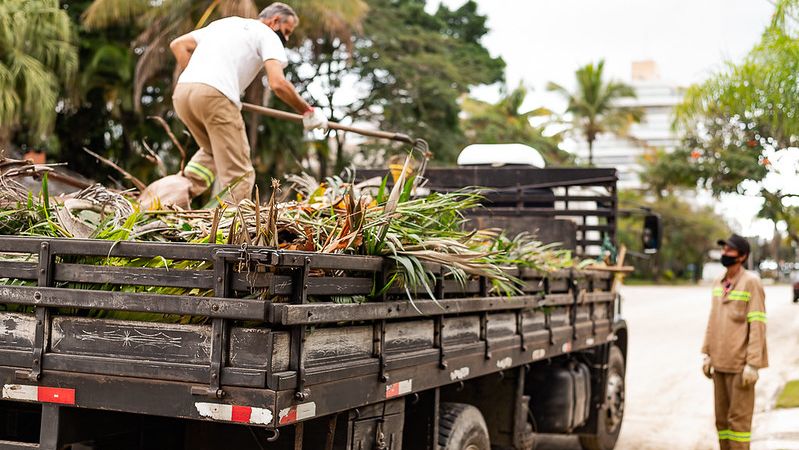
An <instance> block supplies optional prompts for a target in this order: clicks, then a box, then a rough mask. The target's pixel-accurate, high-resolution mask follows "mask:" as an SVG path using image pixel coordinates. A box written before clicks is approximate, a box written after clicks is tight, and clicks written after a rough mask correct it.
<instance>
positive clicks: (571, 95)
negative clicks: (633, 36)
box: [547, 60, 643, 165]
mask: <svg viewBox="0 0 799 450" xmlns="http://www.w3.org/2000/svg"><path fill="white" fill-rule="evenodd" d="M604 67H605V61H604V60H600V61H599V62H598V63H596V64H593V63H590V64H587V65H586V66H584V67H581V68H579V69H578V70H577V72H576V74H575V75H576V78H577V89H576V90H575V91H574V92H569V90H568V89H566V88H564V87H563V86H560V85H559V84H556V83H553V82H550V83H549V84H548V85H547V89H548V90H550V91H555V92H558V93H559V94H560V95H561V96H563V98H564V99H565V100H566V101H567V102H568V106H567V107H566V113H567V114H569V115H571V125H572V127H573V129H574V130H575V132H578V133H580V134H581V135H582V137H583V138H584V139H585V141H586V142H587V143H588V164H589V165H593V163H594V141H596V139H597V136H598V135H599V134H601V133H613V134H616V135H618V136H627V135H628V131H629V129H630V125H632V124H633V123H636V122H640V121H641V118H642V117H643V111H642V110H641V109H639V108H631V107H623V106H619V105H618V100H619V99H621V98H635V96H636V95H635V91H634V90H633V88H632V87H630V86H629V85H627V84H624V83H622V82H619V81H615V80H611V81H608V82H605V80H604V79H603V71H604Z"/></svg>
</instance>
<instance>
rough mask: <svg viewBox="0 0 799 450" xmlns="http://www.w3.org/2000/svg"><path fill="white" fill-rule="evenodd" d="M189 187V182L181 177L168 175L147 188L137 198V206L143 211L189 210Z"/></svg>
mask: <svg viewBox="0 0 799 450" xmlns="http://www.w3.org/2000/svg"><path fill="white" fill-rule="evenodd" d="M191 185H192V183H191V180H190V179H188V178H186V177H184V176H183V175H180V174H175V175H168V176H166V177H164V178H161V179H160V180H156V181H154V182H153V183H152V184H150V185H149V186H147V188H146V189H145V190H144V192H142V193H141V195H140V196H139V204H140V205H141V208H142V210H144V211H147V210H149V209H154V208H164V207H178V208H181V209H189V208H190V207H191V195H190V194H189V190H190V189H191Z"/></svg>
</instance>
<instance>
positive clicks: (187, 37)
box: [169, 33, 197, 72]
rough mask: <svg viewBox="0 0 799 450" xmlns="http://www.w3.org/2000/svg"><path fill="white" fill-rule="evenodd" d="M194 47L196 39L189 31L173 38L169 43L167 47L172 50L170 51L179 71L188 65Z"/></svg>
mask: <svg viewBox="0 0 799 450" xmlns="http://www.w3.org/2000/svg"><path fill="white" fill-rule="evenodd" d="M196 48H197V41H196V40H195V39H194V37H193V36H191V33H188V34H184V35H183V36H180V37H178V38H175V40H174V41H172V42H170V43H169V49H170V50H172V53H173V54H174V55H175V59H177V61H178V67H179V68H180V71H181V72H183V70H184V69H186V66H188V65H189V60H190V59H191V54H192V53H194V49H196Z"/></svg>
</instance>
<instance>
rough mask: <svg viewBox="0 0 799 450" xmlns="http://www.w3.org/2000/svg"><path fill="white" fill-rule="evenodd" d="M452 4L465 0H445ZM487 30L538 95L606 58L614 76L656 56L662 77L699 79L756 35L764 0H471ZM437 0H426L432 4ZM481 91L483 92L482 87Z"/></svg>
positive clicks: (764, 15) (514, 72) (488, 42)
mask: <svg viewBox="0 0 799 450" xmlns="http://www.w3.org/2000/svg"><path fill="white" fill-rule="evenodd" d="M444 3H445V4H447V5H449V6H450V7H457V6H460V5H461V4H463V3H464V1H463V0H444ZM477 3H478V5H479V11H480V12H481V13H482V14H484V15H486V16H487V17H488V27H489V29H490V30H491V31H490V32H489V34H488V35H487V36H486V37H485V39H484V41H483V43H484V44H485V46H486V47H487V48H488V49H489V51H491V53H492V54H494V55H500V56H502V57H503V58H504V59H505V62H506V63H507V65H508V67H507V79H508V83H509V84H510V85H511V86H515V85H516V84H517V83H519V81H520V80H523V81H524V82H525V83H526V84H527V85H529V86H530V87H532V88H534V89H535V91H536V93H538V94H539V95H540V94H542V93H543V92H542V91H544V87H545V85H546V83H547V81H555V82H558V83H560V84H563V85H569V86H570V85H572V84H573V81H572V80H573V78H574V71H575V70H576V69H577V68H578V67H579V66H581V65H584V64H586V63H588V62H591V61H597V60H599V59H602V58H604V59H605V66H606V71H607V72H608V74H609V75H610V76H612V77H615V78H619V79H621V80H627V81H629V80H630V66H631V63H632V62H633V61H640V60H648V59H651V60H654V61H655V62H656V63H657V64H658V66H659V67H660V73H661V77H662V78H663V79H664V80H667V81H672V82H675V83H677V84H681V85H689V84H691V83H693V82H697V81H701V80H702V79H704V78H705V77H706V76H707V75H708V74H710V73H712V72H713V71H714V70H716V69H718V68H720V67H722V65H723V64H724V62H725V61H728V60H737V59H739V58H740V57H741V56H743V55H745V54H746V52H747V51H748V50H749V49H750V48H751V47H752V46H753V45H754V44H755V43H756V42H757V40H758V38H759V37H760V33H761V32H762V31H763V28H764V27H765V25H766V24H767V23H768V21H769V18H770V16H771V12H772V10H773V6H772V4H771V3H770V2H769V0H602V1H599V0H477ZM437 4H438V1H436V0H432V1H430V5H431V7H434V6H435V5H437ZM480 94H482V95H485V93H484V92H480Z"/></svg>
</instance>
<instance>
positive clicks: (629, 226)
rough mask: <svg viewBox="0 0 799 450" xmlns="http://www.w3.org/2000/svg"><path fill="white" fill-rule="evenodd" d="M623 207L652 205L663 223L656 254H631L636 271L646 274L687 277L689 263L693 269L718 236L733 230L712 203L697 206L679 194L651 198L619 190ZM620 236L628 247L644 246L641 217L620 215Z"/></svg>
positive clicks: (714, 246)
mask: <svg viewBox="0 0 799 450" xmlns="http://www.w3.org/2000/svg"><path fill="white" fill-rule="evenodd" d="M619 202H620V203H621V205H622V207H632V206H635V207H644V208H650V209H651V211H652V212H654V213H657V214H659V215H660V217H661V220H662V225H663V236H662V246H661V248H660V251H659V252H658V254H657V255H655V256H652V257H650V258H649V259H639V258H630V261H631V262H632V264H633V265H634V267H635V269H636V270H635V275H636V276H638V277H643V278H653V277H654V278H660V277H661V276H665V278H670V277H683V278H687V275H688V266H689V265H693V267H694V273H695V274H697V276H698V272H696V271H697V270H700V269H701V267H702V265H703V264H704V262H705V261H706V260H707V252H708V251H709V250H711V249H713V248H716V247H717V245H716V240H717V239H721V238H724V237H725V236H728V235H729V234H730V229H729V227H728V226H727V224H726V222H725V221H724V218H723V217H721V216H720V215H718V214H717V213H715V212H714V211H713V208H711V207H709V206H705V207H696V206H693V205H691V204H690V203H689V202H688V201H686V200H684V199H682V198H680V197H679V196H672V195H667V196H664V197H662V198H652V197H649V196H647V195H645V194H643V193H640V192H634V191H622V192H620V193H619ZM618 226H619V228H618V240H619V243H620V244H624V245H626V246H627V248H629V249H631V250H633V251H636V250H640V248H641V229H642V227H643V224H642V221H641V217H640V216H633V217H625V218H621V219H619V225H618Z"/></svg>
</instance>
